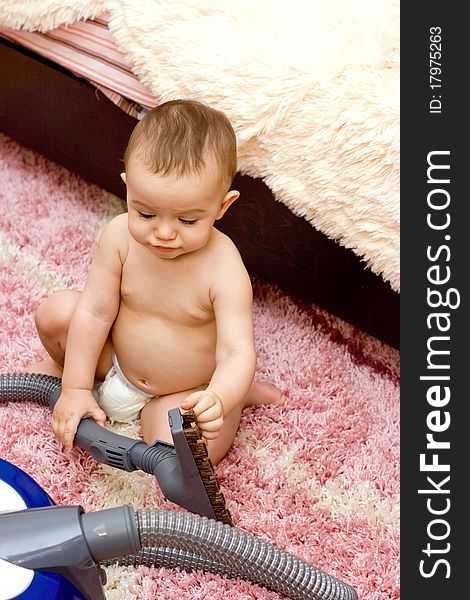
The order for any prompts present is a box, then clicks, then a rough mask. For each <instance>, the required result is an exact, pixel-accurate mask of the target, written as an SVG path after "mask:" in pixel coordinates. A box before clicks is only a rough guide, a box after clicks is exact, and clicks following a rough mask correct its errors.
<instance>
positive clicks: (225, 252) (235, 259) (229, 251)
mask: <svg viewBox="0 0 470 600" xmlns="http://www.w3.org/2000/svg"><path fill="white" fill-rule="evenodd" d="M211 254H212V257H213V259H214V261H215V262H216V263H218V264H221V265H223V264H224V263H227V262H231V263H240V264H243V261H242V258H241V255H240V252H239V250H238V248H237V247H236V246H235V244H234V242H233V241H232V240H231V239H230V238H229V236H228V235H226V234H225V233H222V232H221V231H219V230H218V229H214V236H213V244H212V252H211Z"/></svg>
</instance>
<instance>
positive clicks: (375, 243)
mask: <svg viewBox="0 0 470 600" xmlns="http://www.w3.org/2000/svg"><path fill="white" fill-rule="evenodd" d="M64 4H65V3H63V0H37V1H36V2H29V1H27V0H23V1H16V2H11V0H0V14H1V16H0V23H1V24H3V25H6V26H10V27H15V28H25V29H37V30H42V31H44V30H48V29H51V28H54V27H57V26H58V25H60V24H64V23H71V22H73V21H75V20H77V19H79V18H87V17H93V16H96V15H97V14H98V13H99V12H100V11H102V10H108V11H110V13H111V21H110V30H111V32H112V33H113V35H114V37H115V40H116V42H117V45H118V47H119V49H120V50H121V51H122V52H123V53H124V55H125V56H126V57H127V59H128V61H129V63H130V64H131V66H132V67H133V70H134V72H135V73H136V74H137V75H138V77H139V78H140V79H141V81H143V82H144V83H145V84H147V85H148V87H149V88H150V89H151V90H152V91H153V92H154V93H155V94H156V95H158V96H159V97H160V98H162V99H164V100H169V99H173V98H179V97H191V98H196V99H199V100H201V101H203V102H206V103H208V104H211V105H214V106H216V107H218V108H220V109H222V110H224V112H226V114H227V115H228V117H229V118H230V119H231V121H232V123H233V125H234V127H235V129H236V132H237V136H238V140H239V164H240V170H241V171H242V172H243V173H246V174H249V175H252V176H254V177H261V178H262V179H264V181H265V182H266V183H267V185H269V187H270V188H271V189H272V190H273V192H274V194H275V196H276V198H277V199H278V200H280V201H282V202H283V203H285V204H286V205H287V206H288V207H289V208H290V209H291V210H292V211H293V212H294V213H295V214H297V215H300V216H303V217H305V218H306V219H307V220H308V221H310V222H311V223H312V224H313V225H314V226H315V227H316V228H317V229H319V230H320V231H322V232H323V233H325V234H326V235H328V236H329V237H331V238H333V239H335V240H337V241H338V242H340V243H341V244H343V245H344V246H346V247H348V248H352V249H353V250H354V252H355V253H356V254H357V255H358V256H360V257H361V258H363V259H364V261H365V262H366V263H367V265H368V266H369V267H370V268H371V269H372V270H373V271H374V272H375V273H378V274H380V275H382V277H383V278H384V279H385V280H386V281H389V282H390V284H391V286H392V288H393V289H395V290H399V25H398V18H399V7H398V0H380V1H379V2H377V0H361V1H358V0H258V1H256V2H253V0H237V1H236V2H234V1H233V0H171V1H170V2H169V1H168V0H139V2H135V1H134V0H69V1H68V2H67V6H64Z"/></svg>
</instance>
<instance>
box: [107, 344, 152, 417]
mask: <svg viewBox="0 0 470 600" xmlns="http://www.w3.org/2000/svg"><path fill="white" fill-rule="evenodd" d="M155 397H156V396H154V395H153V394H148V393H147V392H143V391H142V390H139V388H138V387H136V386H135V385H134V384H133V383H131V382H130V381H129V380H128V379H127V377H126V376H125V375H124V373H123V372H122V369H121V367H120V366H119V363H118V360H117V357H116V355H115V354H114V352H113V366H112V368H111V370H110V371H109V373H108V374H107V375H106V378H105V380H104V381H103V383H102V384H101V386H100V387H99V388H98V390H97V392H96V401H97V402H98V404H99V405H100V407H101V408H102V409H103V410H104V412H105V413H106V416H107V417H108V418H109V419H112V420H114V421H120V422H122V423H130V422H131V421H135V420H136V419H138V418H139V415H140V411H141V410H142V409H143V408H144V406H145V405H146V404H147V402H148V401H149V400H150V398H155Z"/></svg>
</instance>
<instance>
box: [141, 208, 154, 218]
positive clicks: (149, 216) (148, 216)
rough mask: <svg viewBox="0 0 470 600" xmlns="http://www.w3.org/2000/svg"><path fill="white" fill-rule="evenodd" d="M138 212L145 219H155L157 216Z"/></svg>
mask: <svg viewBox="0 0 470 600" xmlns="http://www.w3.org/2000/svg"><path fill="white" fill-rule="evenodd" d="M137 212H138V213H139V215H140V216H141V217H142V218H143V219H153V217H154V216H155V215H151V214H149V213H143V212H140V210H138V211H137Z"/></svg>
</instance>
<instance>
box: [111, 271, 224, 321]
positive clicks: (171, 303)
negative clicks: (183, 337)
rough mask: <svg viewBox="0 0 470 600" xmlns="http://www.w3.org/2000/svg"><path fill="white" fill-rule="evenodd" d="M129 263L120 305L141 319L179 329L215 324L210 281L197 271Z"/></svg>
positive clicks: (123, 273) (124, 277)
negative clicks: (175, 324) (167, 324)
mask: <svg viewBox="0 0 470 600" xmlns="http://www.w3.org/2000/svg"><path fill="white" fill-rule="evenodd" d="M163 267H164V268H159V265H158V264H157V266H153V265H150V266H149V265H142V264H139V263H138V262H136V261H127V262H126V264H125V265H124V267H123V271H122V277H121V304H122V305H123V306H124V307H125V308H126V310H128V311H130V312H131V313H133V315H134V316H136V317H138V316H141V317H142V318H144V317H147V318H148V317H150V318H151V317H154V318H159V319H164V320H168V321H174V322H177V323H179V324H180V325H194V324H196V323H199V324H203V323H208V322H211V321H213V320H214V313H213V308H212V303H211V300H210V293H209V292H210V284H209V281H208V278H207V277H206V276H205V275H204V274H203V273H201V272H200V271H199V270H198V269H190V268H187V269H182V268H175V269H171V268H168V267H169V265H163Z"/></svg>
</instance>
